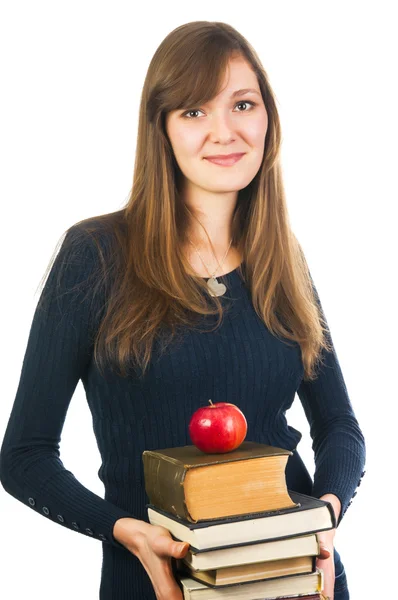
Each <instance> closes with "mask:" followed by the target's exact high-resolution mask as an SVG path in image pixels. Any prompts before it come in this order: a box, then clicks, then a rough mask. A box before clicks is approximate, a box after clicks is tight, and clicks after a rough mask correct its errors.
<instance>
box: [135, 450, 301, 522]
mask: <svg viewBox="0 0 398 600" xmlns="http://www.w3.org/2000/svg"><path fill="white" fill-rule="evenodd" d="M291 454H292V452H291V451H290V450H285V449H283V448H277V447H274V446H268V445H266V444H257V443H255V442H248V441H244V442H243V443H242V444H241V445H240V446H239V448H238V449H236V450H234V451H232V452H226V453H224V454H206V453H204V452H202V451H201V450H199V449H198V448H197V447H196V446H180V447H175V448H164V449H161V450H145V451H144V452H143V454H142V460H143V465H144V477H145V490H146V493H147V495H148V498H149V501H150V504H152V505H153V506H155V507H156V508H159V509H161V510H163V511H165V512H168V513H170V514H171V515H174V516H176V517H179V518H181V519H185V520H187V521H190V522H192V523H196V522H199V521H207V520H211V519H220V518H223V517H229V516H238V515H242V514H246V513H256V512H259V513H261V512H264V511H272V510H280V509H291V508H295V507H296V506H297V504H296V502H295V501H294V500H293V499H292V498H291V496H290V495H289V492H288V490H287V486H286V478H285V468H286V464H287V461H288V458H289V456H290V455H291Z"/></svg>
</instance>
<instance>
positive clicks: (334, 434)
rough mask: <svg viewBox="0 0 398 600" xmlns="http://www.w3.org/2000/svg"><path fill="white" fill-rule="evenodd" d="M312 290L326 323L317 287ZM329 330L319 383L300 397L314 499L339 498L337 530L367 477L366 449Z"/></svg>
mask: <svg viewBox="0 0 398 600" xmlns="http://www.w3.org/2000/svg"><path fill="white" fill-rule="evenodd" d="M313 288H314V292H315V296H316V299H317V302H318V305H319V307H320V309H321V313H322V316H323V318H324V319H325V321H326V318H325V314H324V311H323V308H322V305H321V302H320V299H319V295H318V292H317V290H316V288H315V285H314V284H313ZM326 323H327V321H326ZM327 330H328V331H327V334H326V335H327V339H328V341H329V343H330V344H331V346H332V351H329V352H326V351H324V350H323V352H322V361H323V363H324V364H322V365H321V366H318V368H317V379H316V380H315V381H312V382H308V381H304V380H302V382H301V384H300V386H299V388H298V390H297V394H298V396H299V398H300V401H301V403H302V405H303V408H304V411H305V414H306V416H307V419H308V422H309V425H310V435H311V438H312V440H313V442H312V449H313V451H314V460H315V473H314V485H313V490H312V495H313V496H315V497H317V498H319V497H321V496H323V495H324V494H327V493H330V494H335V495H336V496H337V497H338V498H339V500H340V502H341V512H340V516H339V519H338V522H337V526H338V525H339V524H340V523H341V520H342V518H343V516H344V514H345V512H346V511H347V508H348V506H349V505H350V504H351V502H352V498H353V497H354V496H355V495H356V491H355V490H356V488H357V486H359V485H360V483H361V480H362V477H363V476H364V474H365V471H364V470H363V469H364V466H365V459H366V448H365V440H364V436H363V434H362V431H361V429H360V427H359V424H358V421H357V419H356V416H355V413H354V410H353V408H352V405H351V401H350V398H349V396H348V392H347V388H346V385H345V381H344V377H343V374H342V371H341V368H340V364H339V361H338V358H337V354H336V351H335V348H334V345H333V340H332V337H331V334H330V329H329V326H328V325H327Z"/></svg>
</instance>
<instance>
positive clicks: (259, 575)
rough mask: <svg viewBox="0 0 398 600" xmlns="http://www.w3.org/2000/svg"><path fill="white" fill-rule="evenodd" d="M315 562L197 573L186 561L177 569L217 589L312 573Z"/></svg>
mask: <svg viewBox="0 0 398 600" xmlns="http://www.w3.org/2000/svg"><path fill="white" fill-rule="evenodd" d="M315 560H316V559H315V557H314V556H301V557H299V558H283V559H280V560H270V561H266V562H265V561H263V562H258V563H247V564H241V565H237V566H234V567H226V568H221V569H207V570H204V571H196V570H194V569H192V568H190V567H189V566H188V565H187V564H186V562H185V561H184V560H177V561H176V568H177V571H178V572H179V573H181V574H182V575H183V576H184V575H185V577H191V578H192V579H195V580H196V581H201V582H203V583H207V584H209V585H212V586H215V587H217V586H219V585H227V584H230V583H244V582H247V581H256V580H258V579H271V578H275V577H286V576H287V575H299V574H300V573H312V572H313V571H314V570H315Z"/></svg>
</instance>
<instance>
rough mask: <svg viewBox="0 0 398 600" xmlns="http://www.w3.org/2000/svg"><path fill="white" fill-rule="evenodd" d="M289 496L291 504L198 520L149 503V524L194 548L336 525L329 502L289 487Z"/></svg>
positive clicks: (274, 537)
mask: <svg viewBox="0 0 398 600" xmlns="http://www.w3.org/2000/svg"><path fill="white" fill-rule="evenodd" d="M290 496H291V497H292V499H293V501H294V503H295V505H296V506H295V508H290V509H282V510H277V511H265V512H263V513H255V514H244V515H240V516H239V517H226V518H223V519H218V520H210V521H201V522H198V523H191V522H190V521H187V520H184V519H180V518H178V517H175V516H173V515H171V514H170V513H167V512H165V511H163V510H161V509H159V508H156V507H155V506H153V505H151V504H149V505H147V510H148V519H149V522H150V523H151V524H152V525H159V526H162V527H165V528H166V529H167V530H168V531H170V533H171V534H172V536H173V537H174V538H175V539H176V540H181V541H184V542H188V543H189V544H190V545H191V547H192V548H191V550H194V551H196V552H197V551H199V550H202V551H205V550H209V549H216V548H226V547H228V546H236V545H237V544H249V543H250V542H261V541H262V542H265V541H273V540H280V539H285V538H289V537H295V536H300V535H309V534H311V533H317V532H319V531H326V530H328V529H334V528H335V527H336V517H335V513H334V510H333V507H332V505H331V504H330V502H326V501H324V500H320V499H318V498H313V497H312V496H307V495H306V494H300V493H299V492H294V491H292V490H290Z"/></svg>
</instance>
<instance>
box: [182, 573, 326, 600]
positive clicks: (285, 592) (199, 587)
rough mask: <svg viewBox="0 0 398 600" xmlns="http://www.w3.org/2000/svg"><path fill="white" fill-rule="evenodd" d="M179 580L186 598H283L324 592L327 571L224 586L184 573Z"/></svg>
mask: <svg viewBox="0 0 398 600" xmlns="http://www.w3.org/2000/svg"><path fill="white" fill-rule="evenodd" d="M179 582H180V586H181V589H182V593H183V598H184V600H220V599H221V598H228V600H229V599H231V600H232V599H233V600H256V599H259V598H262V599H266V598H276V597H277V598H278V600H280V597H281V596H293V597H294V596H299V595H300V594H317V593H318V592H321V591H322V589H323V571H322V570H321V569H316V570H315V571H314V572H313V573H306V574H304V575H292V576H287V577H279V578H277V579H263V580H261V581H250V582H246V583H234V584H231V585H225V586H220V587H212V586H211V585H210V584H209V583H206V584H205V583H202V582H199V581H195V580H194V579H192V578H191V577H186V576H184V575H183V576H181V578H180V580H179ZM315 598H316V596H315ZM320 598H322V596H320Z"/></svg>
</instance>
